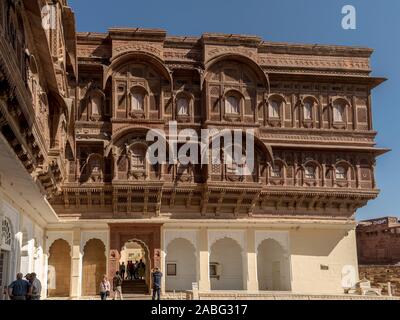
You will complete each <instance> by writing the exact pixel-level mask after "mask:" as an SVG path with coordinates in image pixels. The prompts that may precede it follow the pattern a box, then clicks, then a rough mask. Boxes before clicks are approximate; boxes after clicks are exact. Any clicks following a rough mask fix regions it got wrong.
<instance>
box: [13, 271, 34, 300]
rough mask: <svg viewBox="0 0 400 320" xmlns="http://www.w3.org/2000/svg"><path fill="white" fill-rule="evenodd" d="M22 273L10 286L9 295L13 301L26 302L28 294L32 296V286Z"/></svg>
mask: <svg viewBox="0 0 400 320" xmlns="http://www.w3.org/2000/svg"><path fill="white" fill-rule="evenodd" d="M23 277H24V275H23V274H22V273H18V274H17V280H15V281H14V282H13V283H11V284H10V285H9V286H8V295H9V296H10V299H11V300H26V297H27V295H28V294H30V287H31V284H30V283H29V282H28V281H26V280H24V279H23Z"/></svg>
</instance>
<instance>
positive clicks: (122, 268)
mask: <svg viewBox="0 0 400 320" xmlns="http://www.w3.org/2000/svg"><path fill="white" fill-rule="evenodd" d="M125 270H126V266H125V262H123V261H122V264H121V265H120V266H119V273H120V275H121V278H122V280H125Z"/></svg>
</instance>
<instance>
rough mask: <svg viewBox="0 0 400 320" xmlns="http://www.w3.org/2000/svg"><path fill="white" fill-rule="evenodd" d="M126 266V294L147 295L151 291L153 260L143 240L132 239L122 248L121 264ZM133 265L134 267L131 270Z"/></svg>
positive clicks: (123, 290)
mask: <svg viewBox="0 0 400 320" xmlns="http://www.w3.org/2000/svg"><path fill="white" fill-rule="evenodd" d="M122 263H124V264H125V279H124V281H123V284H122V292H123V293H124V294H147V293H148V292H149V289H150V282H151V281H150V273H151V269H152V266H151V259H150V255H149V248H148V246H147V245H146V244H145V243H144V242H143V241H141V240H138V239H131V240H129V241H127V242H125V244H124V245H123V246H122V248H121V254H120V259H119V264H120V265H121V264H122ZM131 264H133V265H134V267H131V268H129V266H130V265H131Z"/></svg>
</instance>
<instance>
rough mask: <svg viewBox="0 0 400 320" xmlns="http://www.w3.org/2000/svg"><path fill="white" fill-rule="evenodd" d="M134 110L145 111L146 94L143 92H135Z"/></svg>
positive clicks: (132, 104) (132, 105) (133, 94)
mask: <svg viewBox="0 0 400 320" xmlns="http://www.w3.org/2000/svg"><path fill="white" fill-rule="evenodd" d="M131 111H132V112H144V94H143V93H141V92H133V93H132V100H131Z"/></svg>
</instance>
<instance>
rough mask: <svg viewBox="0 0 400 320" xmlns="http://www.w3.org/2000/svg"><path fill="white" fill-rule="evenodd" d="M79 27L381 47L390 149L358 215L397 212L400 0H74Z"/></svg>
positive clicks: (381, 138) (381, 123)
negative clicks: (373, 192) (351, 14)
mask: <svg viewBox="0 0 400 320" xmlns="http://www.w3.org/2000/svg"><path fill="white" fill-rule="evenodd" d="M68 2H69V5H70V6H71V7H72V8H73V9H74V11H75V13H76V19H77V29H78V31H92V32H106V31H107V29H108V28H109V27H116V26H118V27H142V28H163V29H166V30H167V31H168V34H170V35H191V36H198V35H201V34H202V33H204V32H223V33H241V34H255V35H258V36H261V37H262V38H263V39H264V40H268V41H288V42H300V43H319V44H340V45H354V46H366V47H371V48H373V49H375V53H374V55H373V56H372V67H373V74H372V75H374V76H380V77H386V78H388V79H389V80H388V81H387V82H385V83H384V84H383V85H381V86H380V87H378V88H377V89H375V90H374V92H373V114H374V128H375V130H377V131H378V136H377V139H376V141H377V145H378V146H379V147H387V148H391V149H392V152H390V153H389V154H386V155H384V156H381V157H380V158H378V162H377V168H376V174H377V182H378V186H379V188H380V189H381V194H380V195H379V197H378V199H377V200H374V201H371V202H369V204H368V206H366V207H365V208H362V209H360V210H359V211H358V213H357V218H358V219H367V218H373V217H381V216H386V215H391V216H399V217H400V209H398V207H397V205H396V203H397V200H398V198H397V196H398V192H397V191H398V189H397V182H398V181H399V182H400V170H399V169H398V168H397V164H398V163H399V162H398V161H397V159H398V158H399V156H400V139H399V138H400V135H399V133H400V123H399V122H398V121H399V120H400V108H399V107H398V106H397V105H396V104H397V100H396V98H395V97H396V93H398V92H399V89H400V87H399V85H400V63H399V62H398V61H397V59H398V57H397V56H398V53H399V52H400V36H399V33H400V19H399V18H398V14H399V13H400V1H398V0H380V1H378V0H347V1H342V0H329V1H328V0H323V1H321V0H246V1H244V0H202V1H198V0H197V1H191V0H185V1H183V0H168V1H165V0H157V1H156V0H146V1H134V0H133V1H132V0H113V1H110V0H85V1H83V0H69V1H68ZM347 4H350V5H353V6H354V7H355V8H356V13H357V29H356V30H343V29H342V27H341V20H342V17H343V15H342V14H341V11H342V7H343V6H344V5H347Z"/></svg>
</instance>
